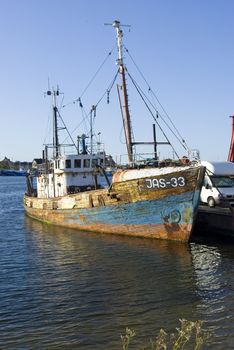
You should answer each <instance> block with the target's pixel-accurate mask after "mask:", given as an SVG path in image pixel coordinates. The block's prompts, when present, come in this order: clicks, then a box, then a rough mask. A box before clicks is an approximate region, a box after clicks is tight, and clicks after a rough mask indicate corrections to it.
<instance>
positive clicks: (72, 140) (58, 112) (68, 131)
mask: <svg viewBox="0 0 234 350" xmlns="http://www.w3.org/2000/svg"><path fill="white" fill-rule="evenodd" d="M57 112H58V115H59V118H60V120H61V121H62V123H63V126H64V128H65V129H66V130H67V133H68V135H69V136H68V137H70V139H71V141H72V143H73V145H74V146H75V148H76V149H77V146H76V144H75V142H74V140H73V138H72V136H71V134H70V132H69V131H68V129H67V127H66V124H65V123H64V120H63V118H62V116H61V114H60V112H59V110H58V109H57ZM68 137H67V138H68ZM67 138H66V139H67Z"/></svg>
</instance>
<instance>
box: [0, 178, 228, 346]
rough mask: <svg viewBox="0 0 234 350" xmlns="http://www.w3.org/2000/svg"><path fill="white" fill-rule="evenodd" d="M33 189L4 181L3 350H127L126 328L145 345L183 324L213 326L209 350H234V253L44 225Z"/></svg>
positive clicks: (0, 199) (0, 224) (0, 197)
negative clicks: (32, 208) (31, 201)
mask: <svg viewBox="0 0 234 350" xmlns="http://www.w3.org/2000/svg"><path fill="white" fill-rule="evenodd" d="M23 180H24V179H23ZM23 180H22V179H1V178H0V213H1V215H0V265H1V269H0V332H1V337H0V348H1V349H4V350H5V349H37V348H38V349H39V348H40V349H79V350H91V349H95V350H103V349H107V348H108V349H111V350H117V349H120V348H121V344H120V343H121V341H120V334H123V333H124V331H125V327H126V326H128V327H130V328H132V329H134V330H135V331H136V332H137V335H138V339H140V340H142V343H145V342H146V340H148V339H149V338H152V337H154V335H156V333H157V332H158V330H159V328H161V327H163V328H165V329H166V330H167V331H168V332H171V331H174V329H175V327H177V326H178V324H179V321H178V320H179V318H186V319H189V320H197V319H201V320H204V321H205V327H206V328H208V329H209V330H210V331H211V333H212V335H211V338H210V340H209V344H208V346H207V347H206V349H212V350H221V349H222V350H223V349H225V350H229V349H233V346H232V343H233V340H234V339H233V338H234V334H233V329H232V327H233V314H234V300H233V291H234V286H233V280H234V279H233V276H234V273H233V272H234V271H233V266H234V265H233V260H234V252H233V246H221V245H219V246H217V245H210V246H208V245H205V244H203V245H201V244H195V243H191V244H190V245H187V244H181V243H175V242H167V241H159V240H148V239H142V238H132V237H131V238H128V237H120V236H111V235H104V234H103V235H102V234H95V233H86V232H77V231H72V230H69V229H65V228H59V227H55V226H50V225H46V224H42V223H40V222H37V221H35V220H32V219H29V218H27V217H25V216H24V210H23V205H22V196H23V191H24V181H23ZM141 337H142V338H141Z"/></svg>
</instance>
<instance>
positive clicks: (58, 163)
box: [55, 160, 60, 169]
mask: <svg viewBox="0 0 234 350" xmlns="http://www.w3.org/2000/svg"><path fill="white" fill-rule="evenodd" d="M59 167H60V161H59V160H56V161H55V169H59Z"/></svg>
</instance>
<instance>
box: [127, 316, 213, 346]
mask: <svg viewBox="0 0 234 350" xmlns="http://www.w3.org/2000/svg"><path fill="white" fill-rule="evenodd" d="M180 323H181V325H180V328H176V331H177V332H176V333H172V334H170V335H168V334H167V333H166V332H165V331H164V329H160V331H159V333H158V335H157V337H156V339H155V340H152V339H151V340H150V345H149V346H146V347H143V348H142V347H141V348H140V349H141V350H185V345H186V344H188V345H189V349H193V350H200V349H201V348H202V345H203V344H204V343H205V341H206V340H207V339H208V333H207V332H205V331H204V330H203V329H202V322H201V321H199V320H198V321H188V320H185V319H181V320H180ZM135 335H136V333H135V332H134V331H133V330H131V329H130V328H126V333H125V335H124V336H122V335H121V339H122V349H123V350H128V349H129V344H130V342H131V339H132V338H133V337H135Z"/></svg>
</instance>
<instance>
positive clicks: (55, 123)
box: [47, 89, 60, 158]
mask: <svg viewBox="0 0 234 350" xmlns="http://www.w3.org/2000/svg"><path fill="white" fill-rule="evenodd" d="M47 95H49V96H52V105H53V156H54V158H57V157H58V156H59V153H60V152H59V139H58V108H57V101H56V97H57V96H59V90H58V89H57V90H53V91H50V90H49V91H47Z"/></svg>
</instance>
